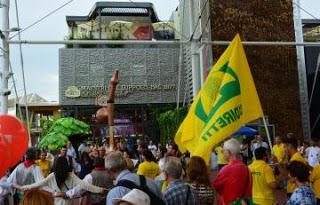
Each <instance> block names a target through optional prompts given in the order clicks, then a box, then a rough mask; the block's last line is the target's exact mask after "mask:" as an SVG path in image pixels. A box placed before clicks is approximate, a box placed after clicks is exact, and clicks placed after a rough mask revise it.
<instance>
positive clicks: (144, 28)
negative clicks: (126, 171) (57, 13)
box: [59, 2, 185, 136]
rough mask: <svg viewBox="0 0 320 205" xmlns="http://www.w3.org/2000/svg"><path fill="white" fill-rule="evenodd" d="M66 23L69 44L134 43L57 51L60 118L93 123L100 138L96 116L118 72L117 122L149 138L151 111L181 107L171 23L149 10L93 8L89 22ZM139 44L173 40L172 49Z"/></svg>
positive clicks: (116, 5) (110, 5)
mask: <svg viewBox="0 0 320 205" xmlns="http://www.w3.org/2000/svg"><path fill="white" fill-rule="evenodd" d="M66 21H67V25H68V28H69V34H68V36H69V37H68V38H69V39H79V40H80V39H83V40H85V39H93V40H100V39H102V40H129V41H137V43H132V44H129V43H128V44H127V43H125V44H121V45H110V44H108V45H107V44H106V45H101V44H99V45H95V44H93V45H77V44H73V45H67V47H66V48H61V49H60V50H59V102H60V104H61V107H62V109H61V112H62V115H65V116H73V117H76V118H78V119H82V120H85V121H87V122H89V123H91V124H92V126H93V128H94V130H97V131H94V133H97V134H96V135H99V132H100V131H101V130H104V128H103V125H101V124H98V123H97V122H96V121H95V116H94V115H95V112H96V111H97V109H99V108H100V107H101V106H102V105H105V104H106V100H107V96H108V89H109V81H110V79H111V76H112V73H113V72H114V70H116V69H118V70H119V73H120V82H119V84H118V86H117V90H116V100H115V103H116V113H115V117H116V118H117V120H116V121H119V122H126V124H128V123H136V124H139V127H143V129H144V132H147V131H146V130H152V129H150V126H149V125H150V124H151V126H154V123H152V122H151V121H154V119H148V116H150V108H151V110H152V109H153V108H161V107H165V106H168V105H172V104H176V103H178V104H179V103H180V102H182V99H183V96H184V87H183V86H181V85H184V84H185V80H184V78H183V77H184V76H185V71H184V69H182V68H181V67H180V66H179V62H180V60H179V59H180V58H181V55H180V46H179V43H174V41H176V39H175V38H178V36H175V32H174V30H175V29H174V27H173V26H174V24H173V22H160V21H159V19H158V17H157V15H156V13H155V11H154V9H153V6H152V4H150V3H130V2H97V3H95V5H94V6H93V8H92V10H91V11H90V13H89V15H88V16H67V17H66ZM139 40H150V41H151V40H153V41H155V40H158V41H161V40H167V41H168V40H172V44H171V43H169V44H161V45H160V44H143V45H142V44H139V43H138V41H139ZM177 96H179V97H177ZM121 119H122V120H121ZM130 129H131V128H130ZM99 130H100V131H99ZM153 130H156V128H155V129H153ZM102 132H103V133H107V132H105V131H101V132H100V134H101V135H103V134H102ZM139 132H140V131H139ZM151 132H152V131H151ZM128 134H129V135H130V134H133V133H128ZM140 134H141V133H140ZM145 134H147V135H149V136H150V135H153V136H155V135H159V134H158V133H151V134H150V133H145Z"/></svg>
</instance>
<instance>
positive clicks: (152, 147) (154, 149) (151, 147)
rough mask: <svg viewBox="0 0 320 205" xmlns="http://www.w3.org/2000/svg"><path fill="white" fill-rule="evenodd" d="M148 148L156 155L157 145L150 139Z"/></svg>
mask: <svg viewBox="0 0 320 205" xmlns="http://www.w3.org/2000/svg"><path fill="white" fill-rule="evenodd" d="M148 150H149V151H150V152H151V153H152V154H153V156H154V157H156V156H157V146H156V145H155V144H153V142H152V140H150V141H149V145H148Z"/></svg>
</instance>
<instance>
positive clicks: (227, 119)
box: [175, 35, 263, 162]
mask: <svg viewBox="0 0 320 205" xmlns="http://www.w3.org/2000/svg"><path fill="white" fill-rule="evenodd" d="M262 116H263V111H262V108H261V105H260V100H259V97H258V94H257V91H256V87H255V85H254V81H253V78H252V75H251V72H250V68H249V65H248V62H247V58H246V55H245V52H244V49H243V46H242V44H241V40H240V37H239V35H237V36H236V37H235V38H234V39H233V41H232V42H231V44H230V45H229V46H228V48H227V49H226V50H225V51H224V53H223V54H222V56H221V57H220V59H219V60H218V62H217V63H216V64H215V65H214V66H213V68H212V69H211V71H210V73H209V75H208V77H207V79H206V81H205V83H204V85H203V87H202V89H201V90H200V92H199V94H198V95H197V96H196V98H195V100H194V102H193V103H192V105H191V108H190V110H189V112H188V115H187V117H186V118H185V119H184V121H183V122H182V124H181V125H180V127H179V129H178V131H177V133H176V136H175V142H176V143H177V144H178V146H179V149H180V150H181V151H182V152H185V151H186V150H188V151H189V152H190V153H191V155H192V156H200V157H202V158H203V159H205V160H206V161H207V162H209V159H210V155H211V152H212V148H213V147H214V146H215V145H217V144H219V143H220V142H222V141H223V140H225V139H226V138H227V137H229V136H230V135H232V134H233V133H234V132H236V131H237V130H238V129H239V128H240V127H241V126H242V125H244V124H246V123H248V122H250V121H253V120H255V119H257V118H260V117H262Z"/></svg>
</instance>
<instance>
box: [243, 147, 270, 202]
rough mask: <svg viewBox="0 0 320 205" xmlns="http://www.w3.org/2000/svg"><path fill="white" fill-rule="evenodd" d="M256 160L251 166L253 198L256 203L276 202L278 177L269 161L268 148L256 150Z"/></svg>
mask: <svg viewBox="0 0 320 205" xmlns="http://www.w3.org/2000/svg"><path fill="white" fill-rule="evenodd" d="M254 155H255V158H256V159H255V160H254V161H253V162H252V164H251V165H250V166H249V169H250V171H251V175H252V181H253V183H252V199H253V202H254V203H255V204H259V205H273V204H275V193H274V189H275V188H276V179H275V176H274V174H273V170H272V168H271V167H270V166H269V165H268V164H267V163H266V162H267V161H268V155H267V149H266V148H264V147H259V148H257V149H256V150H255V151H254Z"/></svg>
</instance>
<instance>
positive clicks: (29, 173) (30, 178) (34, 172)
mask: <svg viewBox="0 0 320 205" xmlns="http://www.w3.org/2000/svg"><path fill="white" fill-rule="evenodd" d="M36 156H37V155H36V150H35V149H34V148H29V149H28V150H27V152H26V155H25V157H26V160H25V161H24V162H22V163H20V164H19V165H18V166H17V167H16V168H15V169H14V170H13V172H12V173H11V174H10V176H9V177H8V179H7V183H8V184H19V185H28V184H33V183H35V182H39V181H41V180H42V179H43V178H44V177H43V175H42V172H41V170H40V168H39V166H37V165H36V164H35V159H36ZM14 193H15V190H13V191H12V194H14ZM22 196H23V192H21V191H17V195H16V197H15V200H18V201H19V200H21V199H22ZM16 202H17V201H16Z"/></svg>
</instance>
